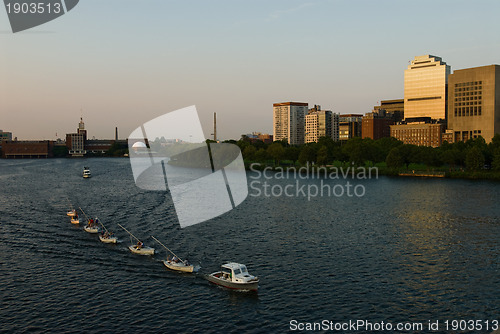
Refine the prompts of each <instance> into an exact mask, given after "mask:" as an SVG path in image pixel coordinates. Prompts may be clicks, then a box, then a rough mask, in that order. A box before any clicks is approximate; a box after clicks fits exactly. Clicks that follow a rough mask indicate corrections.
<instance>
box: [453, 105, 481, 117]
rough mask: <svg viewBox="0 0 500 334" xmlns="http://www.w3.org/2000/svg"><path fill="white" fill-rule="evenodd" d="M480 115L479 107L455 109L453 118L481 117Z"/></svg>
mask: <svg viewBox="0 0 500 334" xmlns="http://www.w3.org/2000/svg"><path fill="white" fill-rule="evenodd" d="M481 114H482V110H481V106H479V107H462V108H455V117H462V116H481Z"/></svg>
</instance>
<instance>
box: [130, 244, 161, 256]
mask: <svg viewBox="0 0 500 334" xmlns="http://www.w3.org/2000/svg"><path fill="white" fill-rule="evenodd" d="M128 249H130V251H131V252H132V253H134V254H139V255H153V254H154V253H155V249H154V248H152V247H148V246H144V245H142V246H141V245H140V244H139V245H130V246H128Z"/></svg>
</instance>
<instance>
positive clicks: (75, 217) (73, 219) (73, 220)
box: [71, 215, 80, 224]
mask: <svg viewBox="0 0 500 334" xmlns="http://www.w3.org/2000/svg"><path fill="white" fill-rule="evenodd" d="M71 224H80V219H79V218H78V215H76V216H72V217H71Z"/></svg>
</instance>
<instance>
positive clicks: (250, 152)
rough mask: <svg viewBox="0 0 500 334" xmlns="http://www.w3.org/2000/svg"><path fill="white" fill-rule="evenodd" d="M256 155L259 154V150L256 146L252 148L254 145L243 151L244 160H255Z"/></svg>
mask: <svg viewBox="0 0 500 334" xmlns="http://www.w3.org/2000/svg"><path fill="white" fill-rule="evenodd" d="M255 153H257V149H256V148H255V147H254V146H252V145H248V146H247V147H245V149H244V150H243V159H245V160H254V159H255Z"/></svg>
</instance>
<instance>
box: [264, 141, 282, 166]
mask: <svg viewBox="0 0 500 334" xmlns="http://www.w3.org/2000/svg"><path fill="white" fill-rule="evenodd" d="M267 153H268V154H269V156H270V157H271V158H273V159H274V164H275V165H279V164H280V160H281V159H283V157H284V156H285V149H284V148H283V145H281V143H279V142H276V143H272V144H271V145H269V147H268V148H267Z"/></svg>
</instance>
